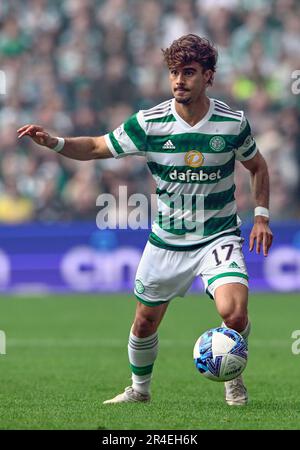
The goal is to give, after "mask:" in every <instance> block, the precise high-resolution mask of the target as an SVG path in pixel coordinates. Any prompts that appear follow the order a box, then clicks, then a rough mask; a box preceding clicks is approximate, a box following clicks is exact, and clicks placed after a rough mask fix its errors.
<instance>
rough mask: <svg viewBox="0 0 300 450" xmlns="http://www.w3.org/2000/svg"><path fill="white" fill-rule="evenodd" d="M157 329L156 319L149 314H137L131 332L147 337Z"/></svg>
mask: <svg viewBox="0 0 300 450" xmlns="http://www.w3.org/2000/svg"><path fill="white" fill-rule="evenodd" d="M156 330H157V321H156V320H155V318H153V317H151V316H144V315H143V316H137V317H136V318H135V320H134V324H133V328H132V331H133V334H134V335H135V336H137V337H148V336H150V335H151V334H153V333H155V331H156Z"/></svg>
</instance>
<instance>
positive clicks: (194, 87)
mask: <svg viewBox="0 0 300 450" xmlns="http://www.w3.org/2000/svg"><path fill="white" fill-rule="evenodd" d="M211 74H212V71H211V70H204V69H203V67H202V66H201V65H200V64H199V63H197V62H191V63H190V64H185V65H182V66H177V67H170V69H169V79H170V83H171V89H172V93H173V95H174V97H175V100H176V101H177V102H178V103H182V104H189V103H192V102H194V101H197V100H198V99H199V98H200V97H201V96H202V95H203V94H204V93H205V89H206V87H207V82H208V80H209V79H210V77H211Z"/></svg>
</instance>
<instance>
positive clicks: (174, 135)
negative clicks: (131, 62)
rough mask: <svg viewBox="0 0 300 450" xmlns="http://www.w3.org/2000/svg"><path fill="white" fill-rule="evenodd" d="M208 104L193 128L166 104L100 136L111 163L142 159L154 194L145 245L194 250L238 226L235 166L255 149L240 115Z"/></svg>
mask: <svg viewBox="0 0 300 450" xmlns="http://www.w3.org/2000/svg"><path fill="white" fill-rule="evenodd" d="M209 100H210V107H209V110H208V112H207V114H206V115H205V117H203V119H202V120H201V121H200V122H198V123H197V124H196V125H194V126H191V125H189V124H188V123H186V122H185V121H184V120H183V119H182V118H181V117H180V116H179V115H178V114H177V112H176V109H175V99H171V100H167V101H165V102H163V103H161V104H159V105H157V106H155V107H154V108H151V109H148V110H140V111H139V112H138V113H137V114H134V115H133V116H131V117H130V118H129V119H128V120H127V121H126V122H125V123H123V124H122V125H121V126H120V127H118V128H117V129H116V130H114V131H113V132H110V133H109V134H106V135H105V140H106V143H107V145H108V147H109V149H110V151H111V152H112V154H113V156H114V157H116V158H121V157H123V156H127V155H143V156H145V157H146V158H147V162H148V167H149V169H150V171H151V173H152V175H153V177H154V179H155V180H156V183H157V191H156V192H157V194H158V214H157V217H156V219H155V221H154V223H153V226H152V233H151V235H150V242H153V243H154V244H156V245H158V246H160V247H165V248H172V247H173V248H174V250H176V249H182V250H184V249H186V248H196V247H197V246H201V245H203V244H204V243H205V242H207V241H210V240H212V239H214V238H216V237H218V236H220V235H222V234H224V233H231V232H232V233H234V232H236V231H237V230H238V228H239V226H240V224H241V221H240V219H239V217H238V215H237V208H236V202H235V197H234V191H235V184H234V166H235V160H236V159H237V160H239V161H247V160H249V159H252V158H253V157H254V155H255V154H256V152H257V149H256V144H255V141H254V139H253V137H252V136H251V129H250V126H249V123H248V121H247V119H246V118H245V116H244V113H243V111H234V110H232V109H231V108H230V107H229V106H228V105H226V104H225V103H223V102H221V101H219V100H215V99H209Z"/></svg>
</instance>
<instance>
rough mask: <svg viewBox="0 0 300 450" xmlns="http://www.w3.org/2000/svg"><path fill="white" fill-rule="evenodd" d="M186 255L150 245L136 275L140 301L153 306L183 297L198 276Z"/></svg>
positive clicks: (136, 289)
mask: <svg viewBox="0 0 300 450" xmlns="http://www.w3.org/2000/svg"><path fill="white" fill-rule="evenodd" d="M187 253H188V252H184V251H183V252H180V251H172V250H165V249H162V248H159V247H156V246H154V245H152V244H150V243H149V242H148V243H147V245H146V247H145V250H144V253H143V256H142V259H141V261H140V264H139V267H138V269H137V274H136V280H135V289H134V293H135V295H136V297H137V299H138V300H139V301H140V302H141V303H144V304H145V305H147V306H150V307H151V306H154V305H158V304H163V303H165V302H168V301H170V300H172V299H173V298H175V297H178V296H179V297H183V296H184V295H185V293H186V292H187V290H188V289H189V287H190V286H191V284H192V282H193V279H194V278H195V275H196V274H195V272H194V267H193V264H194V262H193V260H192V259H191V258H190V257H189V256H188V254H187Z"/></svg>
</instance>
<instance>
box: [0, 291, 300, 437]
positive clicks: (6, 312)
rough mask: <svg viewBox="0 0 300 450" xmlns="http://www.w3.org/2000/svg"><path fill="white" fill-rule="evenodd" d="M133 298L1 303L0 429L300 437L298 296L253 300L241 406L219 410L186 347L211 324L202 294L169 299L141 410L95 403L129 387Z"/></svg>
mask: <svg viewBox="0 0 300 450" xmlns="http://www.w3.org/2000/svg"><path fill="white" fill-rule="evenodd" d="M135 303H136V302H135V300H134V298H133V296H129V295H128V296H127V295H102V296H100V295H84V296H83V295H82V296H79V295H73V296H49V297H43V298H25V297H22V298H20V297H19V298H17V297H7V298H5V297H2V299H1V301H0V329H2V330H4V331H5V333H6V338H7V350H6V351H7V354H6V355H0V373H1V389H0V428H1V429H108V430H114V429H148V430H149V429H157V430H163V429H167V430H168V429H173V430H175V429H181V430H190V429H193V430H202V429H300V399H299V388H300V378H299V368H300V355H294V354H293V353H292V350H291V346H292V343H293V339H292V338H291V335H292V332H293V331H294V330H297V329H300V321H299V320H300V319H299V318H300V298H299V295H296V294H295V295H252V296H251V299H250V305H249V309H250V316H251V319H252V325H253V328H252V334H251V337H250V358H249V362H248V367H247V369H246V372H245V375H244V378H245V382H246V384H247V387H248V390H249V394H250V403H249V405H248V406H247V407H230V406H227V405H226V404H225V402H224V398H223V383H214V382H212V381H209V380H206V379H204V378H203V377H202V376H201V375H200V374H199V373H198V372H197V371H196V369H195V367H194V364H193V360H192V350H193V346H194V342H195V341H196V339H197V338H198V336H199V335H200V334H201V333H202V332H203V331H205V330H206V329H208V328H211V327H214V326H218V325H219V323H220V319H219V317H218V315H217V313H216V311H215V307H214V303H213V302H212V301H210V300H209V299H208V298H207V297H204V296H195V295H193V296H192V295H190V296H189V297H187V298H186V299H180V300H174V301H173V302H172V304H171V305H170V307H169V310H168V311H167V314H166V316H165V319H164V320H163V322H162V324H161V326H160V330H159V336H160V350H159V356H158V359H157V361H156V364H155V367H154V376H153V384H152V396H153V400H152V401H151V403H150V404H126V405H102V402H103V400H106V399H108V398H111V397H112V396H114V395H116V394H118V393H120V392H121V391H122V390H123V388H124V387H126V386H128V385H130V371H129V365H128V359H127V339H128V333H129V328H130V324H131V322H132V317H133V314H134V309H135Z"/></svg>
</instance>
